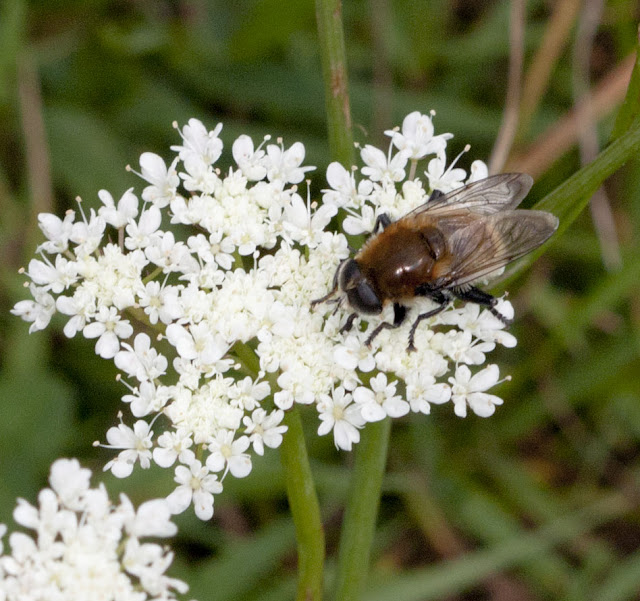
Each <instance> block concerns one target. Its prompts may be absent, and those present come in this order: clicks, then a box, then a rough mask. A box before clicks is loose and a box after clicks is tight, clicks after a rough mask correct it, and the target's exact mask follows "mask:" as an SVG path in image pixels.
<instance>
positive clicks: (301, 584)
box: [280, 407, 324, 601]
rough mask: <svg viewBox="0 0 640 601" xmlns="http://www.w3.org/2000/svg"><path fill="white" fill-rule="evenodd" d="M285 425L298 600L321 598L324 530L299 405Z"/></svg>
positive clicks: (284, 447) (282, 453)
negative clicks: (294, 533) (296, 554)
mask: <svg viewBox="0 0 640 601" xmlns="http://www.w3.org/2000/svg"><path fill="white" fill-rule="evenodd" d="M284 425H286V426H287V427H288V430H287V433H286V435H285V436H284V438H283V441H282V446H281V447H280V458H281V461H282V466H283V468H284V473H285V481H286V486H287V498H288V499H289V508H290V509H291V515H292V516H293V523H294V524H295V528H296V540H297V544H298V590H297V594H296V599H297V600H298V601H319V600H320V599H322V579H323V571H324V530H323V528H322V519H321V517H320V505H319V503H318V497H317V495H316V489H315V485H314V482H313V476H312V474H311V466H310V465H309V456H308V454H307V447H306V442H305V438H304V433H303V431H302V420H301V418H300V412H299V410H298V409H297V408H296V407H294V408H293V409H292V410H291V411H289V412H287V414H286V416H285V418H284Z"/></svg>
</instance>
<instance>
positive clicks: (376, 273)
mask: <svg viewBox="0 0 640 601" xmlns="http://www.w3.org/2000/svg"><path fill="white" fill-rule="evenodd" d="M532 185H533V179H532V178H531V177H530V176H529V175H527V174H524V173H504V174H500V175H493V176H491V177H488V178H486V179H483V180H479V181H476V182H473V183H471V184H468V185H466V186H464V187H462V188H458V189H456V190H453V191H452V192H449V193H448V194H443V193H441V192H438V191H436V192H434V193H433V194H432V195H431V197H430V198H429V200H428V201H427V202H426V203H425V204H424V205H422V206H420V207H418V208H417V209H415V210H413V211H411V212H410V213H408V214H407V215H405V216H404V217H402V218H400V219H398V221H395V222H392V221H391V219H390V218H389V216H388V215H386V214H382V215H379V216H378V218H377V219H376V223H375V227H374V231H373V233H372V235H371V236H370V237H369V239H368V240H367V241H366V242H365V244H364V246H363V247H362V248H361V249H360V250H359V251H358V252H357V254H356V255H355V256H354V257H353V258H349V259H345V260H344V261H342V262H341V263H340V265H339V266H338V268H337V270H336V273H335V276H334V279H333V288H332V290H331V291H330V292H329V293H328V294H327V295H325V296H323V297H322V298H319V299H316V300H314V301H312V306H315V305H317V304H318V303H322V302H325V301H328V300H329V299H331V298H332V297H333V296H334V295H335V294H336V292H338V291H340V292H342V293H343V294H342V296H341V297H340V298H339V299H337V300H335V301H334V302H337V303H338V306H340V304H341V303H342V301H343V300H344V298H345V297H346V299H347V301H348V304H349V305H350V307H351V308H352V309H353V312H352V313H351V314H350V315H349V317H348V318H347V321H346V322H345V324H344V326H343V327H342V329H341V332H344V331H348V330H350V329H351V327H352V325H353V322H354V320H355V318H356V316H357V315H358V314H362V315H378V314H380V313H381V312H382V310H383V308H384V306H385V305H386V304H387V303H390V302H391V303H393V311H394V317H393V322H391V323H389V322H382V323H380V324H379V325H378V326H377V327H376V328H375V329H374V330H373V331H372V332H371V334H370V335H369V337H368V338H367V340H366V344H367V346H369V345H371V342H372V341H373V339H374V338H375V337H376V336H377V335H378V334H379V333H380V332H381V331H382V330H383V329H388V328H397V327H399V326H400V325H401V324H402V323H404V321H405V319H406V317H407V311H408V309H407V303H409V302H410V301H411V299H413V298H415V297H427V298H430V299H431V300H432V301H434V302H435V303H437V306H436V307H435V308H434V309H431V310H429V311H426V312H425V313H421V314H420V315H418V316H417V317H416V319H415V321H414V322H413V325H412V326H411V330H410V331H409V346H408V350H409V351H414V350H415V346H414V337H415V332H416V328H417V327H418V324H419V323H420V322H421V321H423V320H425V319H427V318H429V317H433V316H434V315H437V314H438V313H440V312H441V311H443V310H444V309H445V308H446V307H447V306H449V304H450V303H451V302H453V300H454V299H460V300H462V301H464V302H472V303H476V304H478V305H481V306H483V307H487V308H488V309H489V311H491V313H493V315H495V316H496V317H497V318H498V319H500V320H501V321H502V322H503V323H504V324H505V325H510V320H509V319H507V318H506V317H505V316H504V315H502V314H501V313H500V312H499V311H498V310H497V309H496V308H495V305H496V303H497V302H498V300H497V299H496V298H495V297H494V296H492V295H491V294H489V293H487V292H484V291H483V290H480V289H479V288H477V287H476V286H474V283H475V282H477V281H478V280H479V279H482V278H484V277H485V276H487V275H489V274H491V273H493V272H495V271H496V270H498V269H500V268H501V267H504V266H505V265H507V264H508V263H510V262H511V261H514V260H515V259H518V258H520V257H522V256H523V255H526V254H527V253H529V252H531V251H532V250H534V249H536V248H537V247H538V246H540V245H541V244H543V243H544V242H545V241H546V240H547V239H548V238H549V237H550V236H551V235H552V234H553V232H555V231H556V229H557V227H558V219H557V217H555V216H554V215H552V214H551V213H547V212H544V211H533V210H523V209H517V208H516V207H517V206H518V205H519V204H520V202H522V199H523V198H524V197H525V196H526V195H527V193H528V192H529V190H530V189H531V186H532Z"/></svg>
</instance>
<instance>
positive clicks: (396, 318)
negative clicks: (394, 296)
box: [365, 303, 407, 346]
mask: <svg viewBox="0 0 640 601" xmlns="http://www.w3.org/2000/svg"><path fill="white" fill-rule="evenodd" d="M406 316H407V308H406V307H405V306H404V305H400V304H398V303H393V323H389V322H388V321H383V322H382V323H381V324H379V325H378V327H376V329H375V330H373V332H371V334H369V338H367V340H366V341H365V344H366V345H367V346H371V343H372V342H373V339H374V338H375V337H376V336H377V335H378V334H379V333H380V332H382V330H391V329H395V328H399V327H400V326H401V325H402V324H403V322H404V320H405V317H406Z"/></svg>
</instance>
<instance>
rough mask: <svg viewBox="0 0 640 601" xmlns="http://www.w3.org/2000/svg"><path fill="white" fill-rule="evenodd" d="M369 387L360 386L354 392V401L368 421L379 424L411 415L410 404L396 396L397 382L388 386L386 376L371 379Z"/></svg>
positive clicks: (379, 375) (381, 374) (380, 375)
mask: <svg viewBox="0 0 640 601" xmlns="http://www.w3.org/2000/svg"><path fill="white" fill-rule="evenodd" d="M369 386H370V388H366V387H364V386H359V387H358V388H356V389H355V391H354V392H353V400H354V401H355V402H356V403H357V404H358V405H360V411H361V413H362V417H363V418H364V419H365V420H366V421H368V422H378V421H380V420H382V419H384V418H385V417H402V416H403V415H406V414H407V413H409V409H410V407H409V403H407V401H405V400H403V399H402V397H401V396H400V395H398V394H396V382H391V383H390V384H388V383H387V376H386V375H385V374H383V373H380V374H378V375H377V376H376V377H375V378H371V380H370V381H369Z"/></svg>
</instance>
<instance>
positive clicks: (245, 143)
mask: <svg viewBox="0 0 640 601" xmlns="http://www.w3.org/2000/svg"><path fill="white" fill-rule="evenodd" d="M431 117H432V116H428V115H421V114H419V113H412V114H410V115H409V116H407V117H406V119H405V120H404V123H403V127H402V130H394V131H391V132H387V134H388V135H390V137H391V144H390V147H389V150H388V153H387V154H385V153H383V152H382V151H381V150H379V149H376V148H374V147H372V146H365V147H364V148H363V149H362V151H361V157H362V160H363V162H364V164H365V166H364V167H363V168H362V169H361V170H360V172H359V174H357V171H356V170H355V168H354V171H352V172H349V171H347V170H346V169H345V168H344V167H342V166H341V165H339V164H337V163H333V164H331V165H330V166H329V168H328V171H327V180H328V182H329V185H330V189H329V190H325V191H324V194H323V201H324V202H323V203H322V204H321V205H320V206H319V207H318V206H317V205H316V203H315V202H311V201H310V199H309V196H310V194H309V193H307V199H306V200H305V199H304V198H302V197H301V196H300V194H299V191H298V186H297V185H298V184H300V183H301V182H302V181H303V179H304V177H305V172H307V171H308V170H310V169H312V167H306V166H303V161H304V157H305V149H304V146H303V145H302V144H301V143H299V142H297V143H295V144H293V145H292V146H291V147H290V148H288V149H285V147H284V145H283V143H282V141H280V140H278V141H277V143H276V144H273V143H269V138H268V137H267V138H265V140H264V141H263V142H262V143H261V144H260V145H259V146H258V147H257V148H256V147H254V144H253V141H252V140H251V139H250V138H249V137H248V136H244V135H243V136H240V137H239V138H238V139H237V140H235V142H234V143H233V146H232V154H233V158H234V161H235V163H236V167H234V168H232V169H229V170H228V172H226V173H223V172H222V171H221V170H220V169H219V168H217V167H216V166H215V163H216V162H217V161H218V159H219V158H220V155H221V152H222V147H223V146H222V141H221V139H220V138H219V133H220V131H221V125H218V127H216V128H215V129H214V130H213V131H207V129H206V128H205V127H204V125H203V124H202V123H201V122H200V121H198V120H196V119H191V120H190V121H189V123H188V125H186V126H185V127H184V128H183V129H182V130H181V132H180V133H181V136H182V139H183V143H182V145H180V146H175V147H172V149H173V150H175V151H176V152H177V156H176V157H175V158H174V159H173V160H172V161H171V163H170V164H169V166H167V164H166V163H165V162H164V161H163V159H162V158H160V157H159V156H157V155H155V154H151V153H144V154H143V155H142V156H141V157H140V166H141V172H140V173H139V175H140V176H141V177H142V179H144V180H145V181H146V182H147V183H148V185H147V186H146V187H145V188H144V189H143V190H142V193H141V197H142V201H143V203H142V206H140V202H139V199H138V197H137V196H136V195H135V194H134V193H133V191H132V190H128V191H127V192H125V193H124V195H123V196H122V197H121V198H120V200H119V201H118V202H117V203H116V202H115V200H114V199H113V197H112V196H111V194H109V193H108V192H106V191H104V190H103V191H101V192H100V193H99V194H98V196H99V198H100V200H101V201H102V205H103V206H101V207H100V209H99V210H98V211H97V212H96V211H94V210H91V211H90V213H89V215H87V214H86V213H85V212H84V211H82V210H80V215H79V218H77V216H76V213H75V212H73V211H69V212H68V213H67V214H66V216H65V218H64V219H59V218H58V217H56V216H55V215H51V214H45V215H41V216H40V226H41V229H42V231H43V232H44V234H45V236H46V239H47V240H46V241H45V242H44V243H43V244H41V245H40V247H39V249H38V251H39V253H40V255H41V258H40V259H33V260H32V261H31V263H30V264H29V268H28V270H27V275H28V276H29V278H30V279H31V283H30V289H31V293H32V296H33V300H28V301H27V300H25V301H22V302H19V303H18V304H17V305H16V306H15V308H14V309H13V312H14V313H15V314H17V315H20V316H21V317H22V318H23V319H25V320H27V321H29V322H32V325H31V328H30V331H33V330H39V329H42V328H44V327H46V326H47V324H48V323H49V321H50V319H51V317H52V316H53V314H54V313H56V312H59V313H62V314H63V315H66V316H68V321H67V322H66V325H65V327H64V332H65V334H66V335H67V336H69V337H72V336H74V335H75V334H77V333H79V332H81V333H82V334H83V335H84V336H85V337H87V338H92V339H96V346H95V350H96V353H97V354H99V355H100V356H101V357H104V358H106V359H113V360H114V362H115V365H116V366H117V367H118V368H119V369H120V370H121V372H122V374H123V376H124V378H123V381H124V382H125V385H126V386H127V387H128V393H127V394H125V395H124V396H123V401H124V402H125V403H127V404H128V405H129V408H130V411H131V414H132V415H133V417H134V418H135V419H136V420H137V421H136V422H135V423H134V424H133V427H130V426H129V425H126V424H125V423H124V422H122V421H121V423H120V424H119V425H118V426H117V427H113V428H111V429H110V430H109V431H108V432H107V442H108V443H109V444H108V446H110V447H111V448H114V449H118V450H119V451H120V453H119V454H118V456H117V457H116V458H114V459H113V460H112V461H110V462H109V463H108V464H107V466H106V468H105V469H107V468H108V469H111V470H112V471H113V473H114V474H115V475H117V476H119V477H125V476H127V475H129V474H130V473H131V471H132V469H133V466H134V464H135V463H136V462H139V463H140V465H141V466H142V467H143V468H146V467H149V466H150V464H151V462H152V461H153V462H155V463H156V464H157V465H159V466H162V467H166V468H170V467H173V466H176V467H175V468H174V469H175V481H176V483H177V484H178V486H177V487H176V489H175V490H174V491H173V492H172V493H171V494H170V495H169V497H168V502H169V506H170V508H171V510H172V511H173V512H175V513H178V512H181V511H184V510H185V509H187V508H188V507H189V506H190V505H191V504H193V505H194V508H195V512H196V514H197V515H198V516H199V517H200V518H202V519H208V518H210V517H211V515H212V514H213V499H214V495H215V494H218V493H220V492H221V490H222V483H223V480H224V478H225V476H226V475H227V474H228V473H231V475H232V476H234V477H238V478H242V477H244V476H246V475H247V474H248V473H249V472H250V470H251V467H252V463H251V456H250V454H249V452H250V450H251V449H252V450H253V452H255V453H257V454H259V455H262V454H263V453H264V447H265V446H267V447H270V448H275V447H278V446H279V445H280V443H281V441H282V435H283V433H284V432H285V431H286V426H284V425H282V420H283V417H284V411H286V410H288V409H290V408H291V407H292V406H293V404H294V403H299V404H303V405H312V404H313V405H315V407H316V409H317V412H318V415H319V419H320V422H321V423H320V426H319V429H318V433H319V434H321V435H323V434H328V433H329V432H333V436H334V440H335V444H336V446H337V447H339V448H341V449H345V450H350V449H351V448H352V445H353V443H356V442H358V441H359V429H360V428H362V427H363V426H364V425H365V423H366V422H373V421H377V420H380V419H383V418H384V417H385V416H391V417H400V416H402V415H405V414H407V413H408V412H409V411H413V412H420V413H425V414H427V413H429V411H430V407H431V404H433V403H435V404H442V403H446V402H449V401H451V402H452V403H453V406H454V410H455V412H456V414H457V415H460V416H464V415H465V414H466V411H467V407H470V408H471V409H472V411H474V412H475V413H476V414H478V415H481V416H488V415H491V414H492V413H493V411H494V408H495V405H497V404H500V403H501V402H502V401H501V399H500V398H498V397H496V396H494V395H491V394H488V393H487V392H486V391H487V390H488V389H489V388H491V387H492V386H493V385H495V384H496V383H497V382H498V381H499V372H498V368H497V366H495V365H490V366H488V367H486V368H484V369H481V370H479V371H477V372H476V373H475V375H472V373H471V370H470V369H469V367H468V366H469V365H475V366H478V365H481V364H483V363H484V362H485V354H486V353H487V352H489V351H491V350H493V348H494V347H495V345H496V343H499V344H502V345H505V346H513V345H514V344H515V339H514V338H513V337H512V336H511V335H510V334H508V333H507V332H505V331H504V326H503V324H502V322H501V321H500V320H498V319H496V318H495V317H494V316H493V315H492V314H491V313H490V312H489V311H485V310H483V311H480V310H479V308H478V307H477V306H476V305H473V304H468V305H466V306H463V307H461V308H458V309H449V310H447V311H445V312H443V313H441V314H440V315H438V316H436V317H434V318H433V319H432V320H431V321H430V322H428V323H425V324H423V326H422V327H420V328H419V329H418V331H417V335H416V346H417V349H418V350H417V352H415V353H407V352H406V349H407V329H408V326H406V327H402V328H399V329H398V330H393V331H390V330H386V331H384V332H382V333H381V334H380V336H378V337H377V338H376V341H375V345H374V348H372V349H369V348H367V347H366V346H365V345H364V340H366V337H367V336H368V333H369V332H370V331H371V329H372V328H373V327H374V326H375V325H376V323H379V320H378V319H377V318H376V319H375V320H374V321H375V322H376V323H372V324H369V325H368V326H366V327H365V323H364V322H363V321H362V322H361V320H360V319H358V320H357V321H356V322H355V325H356V327H354V328H353V329H352V330H351V332H350V333H348V334H342V333H340V328H341V325H342V324H343V323H344V319H345V316H346V314H345V313H344V311H338V312H336V313H335V314H332V315H331V316H329V317H328V318H326V319H325V317H324V315H323V314H322V313H323V310H325V309H326V307H324V306H321V307H318V308H316V309H315V310H314V309H312V307H311V301H312V300H313V299H317V298H318V297H321V296H323V295H324V294H325V293H326V292H327V291H328V290H329V288H330V287H331V282H332V279H333V275H334V273H335V270H336V267H337V265H338V264H339V263H340V261H341V260H343V259H345V258H346V257H347V256H348V255H349V248H348V244H347V238H346V236H345V235H344V234H343V233H340V232H337V233H336V232H334V231H325V228H326V227H327V225H328V224H329V222H330V221H331V219H332V218H333V216H334V215H336V214H337V213H338V211H339V210H340V211H346V213H347V214H348V216H347V217H346V219H345V220H344V230H345V231H346V232H347V233H348V234H351V235H356V234H361V233H363V232H368V231H371V229H372V228H373V225H374V223H375V220H376V217H377V216H378V215H379V214H380V213H388V214H389V215H390V216H391V217H392V218H394V219H395V218H398V217H400V216H402V215H403V214H404V213H406V212H408V211H410V210H411V209H413V208H415V207H416V206H418V205H420V204H422V203H424V202H426V201H427V199H428V196H429V194H428V192H427V190H426V189H425V187H426V188H428V189H429V190H433V189H439V190H442V191H445V192H446V191H448V190H451V189H453V188H456V187H459V186H461V185H463V184H464V183H465V182H469V181H473V180H476V179H481V178H483V177H486V174H487V172H486V167H485V165H484V164H483V163H482V162H480V161H476V162H474V163H473V164H472V167H471V176H470V177H469V178H467V174H466V173H465V171H464V170H462V169H459V168H453V165H450V166H449V167H448V168H446V164H447V163H446V155H445V150H446V144H447V140H448V139H449V138H451V135H450V134H442V135H438V136H436V135H434V130H433V124H432V118H431ZM427 156H430V157H431V158H430V160H429V162H428V165H427V171H426V173H425V174H426V181H425V180H423V179H421V178H420V177H415V175H416V168H417V164H418V161H420V160H421V159H423V158H425V157H427ZM408 166H409V167H410V173H409V176H408V177H407V174H406V169H407V167H408ZM356 175H358V176H359V177H358V180H357V179H356ZM465 178H466V179H465ZM427 181H428V185H427V186H425V183H426V182H427ZM421 302H424V303H428V302H429V301H428V300H425V301H421ZM497 309H498V310H499V311H500V312H501V313H502V314H504V315H505V316H507V317H511V316H512V314H513V310H512V308H511V306H510V304H509V303H508V302H506V301H501V303H500V304H499V305H498V307H497ZM382 318H383V319H386V320H388V319H389V315H388V314H387V313H385V314H384V315H383V316H382ZM410 321H411V320H408V321H407V323H410ZM429 324H431V325H432V326H434V325H440V324H445V325H447V326H449V327H447V328H440V329H439V330H438V331H434V330H433V329H431V328H429ZM451 372H453V375H450V374H451ZM160 416H162V419H161V420H160V419H158V418H159V417H160ZM156 424H158V425H160V426H161V427H160V428H159V429H161V430H162V432H161V433H159V434H158V435H155V433H154V428H155V427H156Z"/></svg>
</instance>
